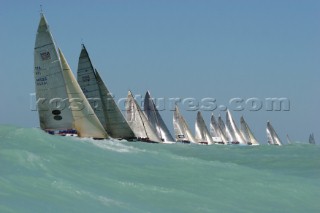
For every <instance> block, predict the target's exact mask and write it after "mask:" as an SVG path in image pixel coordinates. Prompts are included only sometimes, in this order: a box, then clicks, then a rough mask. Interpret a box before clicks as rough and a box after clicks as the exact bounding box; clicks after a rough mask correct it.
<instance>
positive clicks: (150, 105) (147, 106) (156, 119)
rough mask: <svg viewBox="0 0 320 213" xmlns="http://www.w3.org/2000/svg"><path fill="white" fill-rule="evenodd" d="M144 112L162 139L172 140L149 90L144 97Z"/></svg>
mask: <svg viewBox="0 0 320 213" xmlns="http://www.w3.org/2000/svg"><path fill="white" fill-rule="evenodd" d="M144 113H145V114H146V116H147V118H148V120H149V122H150V123H151V125H152V126H153V128H154V129H155V130H156V131H157V133H158V136H159V138H160V139H161V140H162V141H165V142H168V141H174V139H173V137H172V136H171V134H170V132H169V130H168V128H167V126H166V124H165V123H164V121H163V120H162V118H161V116H160V114H159V111H158V109H157V108H156V105H155V104H154V102H153V99H152V98H151V95H150V92H149V91H147V93H146V95H145V98H144Z"/></svg>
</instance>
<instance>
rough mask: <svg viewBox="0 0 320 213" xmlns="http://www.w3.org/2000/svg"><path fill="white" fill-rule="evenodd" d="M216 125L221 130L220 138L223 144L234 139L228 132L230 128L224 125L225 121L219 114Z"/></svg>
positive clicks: (229, 142)
mask: <svg viewBox="0 0 320 213" xmlns="http://www.w3.org/2000/svg"><path fill="white" fill-rule="evenodd" d="M218 125H219V128H220V131H221V138H222V140H223V142H224V143H225V144H231V142H232V141H234V139H233V138H232V135H231V134H230V130H229V129H228V128H227V127H226V125H225V123H224V122H223V119H222V117H221V115H220V114H219V117H218Z"/></svg>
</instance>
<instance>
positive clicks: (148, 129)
mask: <svg viewBox="0 0 320 213" xmlns="http://www.w3.org/2000/svg"><path fill="white" fill-rule="evenodd" d="M126 110H127V122H128V124H129V125H130V127H131V129H132V130H133V132H134V134H135V135H136V137H137V138H138V140H139V141H143V142H150V143H160V142H162V140H161V139H160V138H159V136H158V134H157V132H156V130H155V129H154V128H153V126H152V125H151V124H150V122H149V121H148V118H147V117H146V115H145V114H144V113H143V112H142V110H141V108H140V106H139V104H138V103H137V101H136V100H135V99H134V97H133V95H132V93H131V91H129V92H128V98H127V101H126Z"/></svg>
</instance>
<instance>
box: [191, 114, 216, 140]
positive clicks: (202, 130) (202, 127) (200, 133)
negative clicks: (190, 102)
mask: <svg viewBox="0 0 320 213" xmlns="http://www.w3.org/2000/svg"><path fill="white" fill-rule="evenodd" d="M195 139H196V141H197V142H198V143H205V144H209V145H210V144H213V140H212V138H211V136H210V133H209V130H208V128H207V126H206V124H205V122H204V120H203V117H202V114H201V112H200V111H198V113H197V119H196V123H195Z"/></svg>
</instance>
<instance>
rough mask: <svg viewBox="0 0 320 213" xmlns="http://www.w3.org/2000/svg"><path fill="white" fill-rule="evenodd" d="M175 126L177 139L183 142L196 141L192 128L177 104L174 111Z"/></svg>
mask: <svg viewBox="0 0 320 213" xmlns="http://www.w3.org/2000/svg"><path fill="white" fill-rule="evenodd" d="M173 127H174V133H175V136H176V141H178V142H182V143H196V140H195V138H194V137H193V135H192V133H191V131H190V128H189V126H188V124H187V122H186V121H185V119H184V118H183V116H182V115H181V113H180V110H179V108H178V106H175V111H174V113H173Z"/></svg>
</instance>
